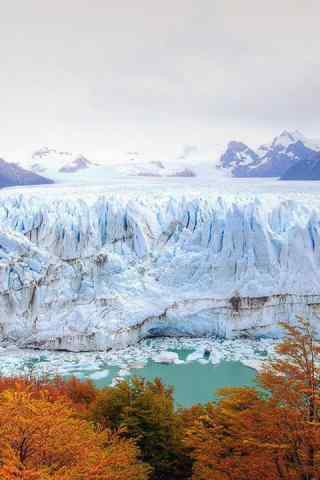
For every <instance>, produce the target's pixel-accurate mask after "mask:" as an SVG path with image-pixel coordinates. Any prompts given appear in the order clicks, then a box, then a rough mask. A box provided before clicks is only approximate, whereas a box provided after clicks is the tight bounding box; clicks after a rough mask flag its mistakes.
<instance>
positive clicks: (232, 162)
mask: <svg viewBox="0 0 320 480" xmlns="http://www.w3.org/2000/svg"><path fill="white" fill-rule="evenodd" d="M317 151H320V142H319V143H318V142H315V141H312V140H309V139H307V138H306V137H304V135H302V134H301V133H300V132H298V131H294V132H288V131H286V130H285V131H283V132H282V133H281V134H280V135H279V136H277V137H275V138H274V140H273V141H272V142H271V143H269V144H265V145H261V146H260V147H259V148H257V149H256V150H255V149H252V148H250V147H249V146H247V145H246V144H244V143H241V142H235V141H232V142H230V143H229V144H228V147H227V149H226V151H225V152H224V154H223V155H222V156H221V159H220V167H221V168H223V169H227V170H229V171H230V172H231V174H232V175H233V176H234V177H282V176H283V175H284V174H285V173H286V172H287V171H288V170H289V169H290V168H291V167H292V166H293V165H295V164H297V163H299V162H304V161H305V160H307V159H309V158H310V157H311V156H312V155H313V154H314V153H315V152H317Z"/></svg>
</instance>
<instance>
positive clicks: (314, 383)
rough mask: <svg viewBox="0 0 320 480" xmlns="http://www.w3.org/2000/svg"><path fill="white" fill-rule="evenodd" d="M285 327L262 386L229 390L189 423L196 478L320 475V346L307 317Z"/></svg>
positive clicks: (272, 479)
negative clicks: (194, 422) (284, 334)
mask: <svg viewBox="0 0 320 480" xmlns="http://www.w3.org/2000/svg"><path fill="white" fill-rule="evenodd" d="M283 327H284V328H285V330H286V336H285V338H284V340H283V341H282V342H281V343H280V344H279V346H278V347H277V356H276V358H275V359H274V360H273V361H271V362H268V363H267V364H266V365H265V368H264V369H263V371H262V372H261V373H260V374H259V375H258V382H259V383H260V387H261V388H260V390H254V389H248V388H241V389H225V390H224V391H222V392H220V394H221V397H220V400H219V401H218V402H217V403H212V404H209V405H208V406H207V408H206V412H205V414H203V415H202V416H201V417H199V419H198V422H197V423H196V424H195V425H194V426H193V427H192V428H190V429H189V430H188V434H187V436H186V442H187V444H188V446H189V447H190V448H191V449H192V456H193V457H194V460H195V464H194V474H193V478H194V479H197V480H204V479H206V480H256V479H257V478H259V479H261V480H277V479H279V480H315V479H319V478H320V455H319V452H320V422H319V414H320V411H319V406H320V390H319V386H320V369H319V366H320V345H319V342H318V341H317V340H315V335H314V332H313V331H312V329H311V327H310V325H309V323H308V322H306V321H304V320H302V319H300V321H299V324H298V325H295V326H292V325H289V324H283Z"/></svg>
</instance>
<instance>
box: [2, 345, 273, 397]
mask: <svg viewBox="0 0 320 480" xmlns="http://www.w3.org/2000/svg"><path fill="white" fill-rule="evenodd" d="M275 346H276V342H275V341H274V340H272V339H259V340H258V339H256V340H249V339H247V340H245V339H234V340H219V339H215V338H198V339H197V338H179V339H177V338H163V339H151V340H150V339H149V340H145V341H143V342H141V343H139V344H137V345H133V346H129V347H125V348H123V349H120V350H112V351H108V352H87V353H84V352H82V353H81V352H79V353H77V352H54V351H53V352H50V351H32V350H23V349H19V348H18V347H15V346H8V347H7V348H4V347H2V348H0V375H3V376H15V375H30V374H31V373H32V375H35V376H39V377H41V376H49V377H53V376H56V375H60V376H62V377H66V378H67V377H70V376H76V377H77V378H79V379H90V380H91V381H93V382H94V383H95V384H96V385H97V387H99V388H103V387H105V386H109V385H114V384H116V383H117V382H118V381H121V380H122V379H123V378H129V377H130V376H134V375H138V376H141V377H144V378H146V379H148V380H153V379H154V378H156V377H160V378H161V379H162V381H163V383H165V384H166V385H170V386H172V387H173V388H174V398H175V400H176V403H177V405H182V406H190V405H192V404H194V403H206V402H208V401H209V400H213V399H215V398H216V392H217V390H218V389H220V388H223V387H229V386H230V387H238V386H255V378H256V371H257V370H259V369H260V368H261V367H262V365H263V363H264V362H265V361H266V360H268V359H271V358H272V357H273V355H274V348H275ZM163 355H164V356H165V357H166V358H167V357H168V355H169V356H170V355H171V356H172V355H173V356H174V358H173V359H172V358H171V363H170V362H169V363H168V362H167V363H163ZM159 356H160V357H161V356H162V360H161V359H160V358H159ZM167 359H168V358H167Z"/></svg>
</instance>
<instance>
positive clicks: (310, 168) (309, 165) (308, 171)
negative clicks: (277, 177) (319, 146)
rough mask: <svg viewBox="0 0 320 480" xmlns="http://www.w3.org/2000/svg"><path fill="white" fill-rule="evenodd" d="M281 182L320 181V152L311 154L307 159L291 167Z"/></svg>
mask: <svg viewBox="0 0 320 480" xmlns="http://www.w3.org/2000/svg"><path fill="white" fill-rule="evenodd" d="M281 180H320V152H316V153H312V154H311V155H310V156H309V157H308V158H307V159H303V160H300V161H299V162H297V163H295V164H294V165H292V167H291V168H289V169H288V170H287V171H286V172H285V173H284V175H282V177H281Z"/></svg>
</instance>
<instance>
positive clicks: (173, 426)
mask: <svg viewBox="0 0 320 480" xmlns="http://www.w3.org/2000/svg"><path fill="white" fill-rule="evenodd" d="M283 328H284V329H285V336H284V338H283V340H282V341H281V343H280V344H279V345H278V347H277V354H276V356H275V358H274V359H273V360H272V361H268V362H267V363H266V364H265V365H264V367H263V369H262V370H261V371H260V372H259V373H258V374H257V380H256V388H247V387H242V388H228V389H223V390H221V391H219V392H218V399H217V400H215V401H211V402H209V403H208V404H206V405H194V406H192V407H191V408H181V407H179V406H176V405H175V402H174V399H173V390H172V388H170V387H167V386H165V385H164V384H163V383H162V382H161V380H160V379H156V380H154V381H146V380H144V379H143V378H138V377H135V378H131V379H129V380H124V381H121V382H120V383H118V384H117V385H116V386H113V387H106V388H104V389H100V390H99V389H97V388H96V387H95V386H94V385H93V384H92V383H91V382H89V381H80V380H77V379H76V378H69V379H62V378H40V379H39V378H34V377H33V376H32V375H30V376H24V377H16V378H6V377H2V378H0V479H1V480H18V479H19V480H257V479H259V480H278V479H280V480H282V479H283V480H316V479H319V478H320V343H319V341H318V340H317V339H316V337H315V335H314V332H313V330H312V328H311V326H310V324H309V323H308V322H307V321H305V320H303V319H300V320H299V323H298V324H297V325H295V326H292V325H289V324H283Z"/></svg>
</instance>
